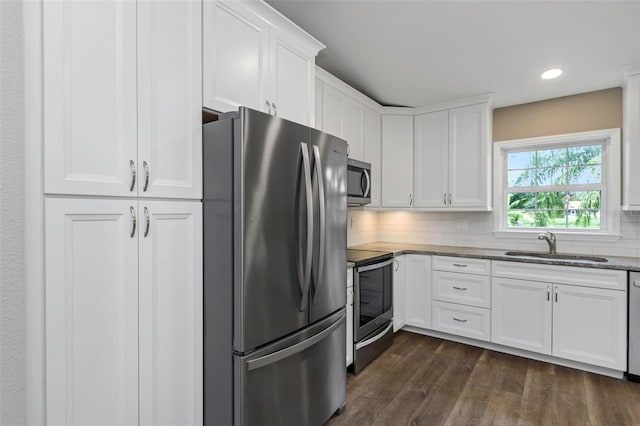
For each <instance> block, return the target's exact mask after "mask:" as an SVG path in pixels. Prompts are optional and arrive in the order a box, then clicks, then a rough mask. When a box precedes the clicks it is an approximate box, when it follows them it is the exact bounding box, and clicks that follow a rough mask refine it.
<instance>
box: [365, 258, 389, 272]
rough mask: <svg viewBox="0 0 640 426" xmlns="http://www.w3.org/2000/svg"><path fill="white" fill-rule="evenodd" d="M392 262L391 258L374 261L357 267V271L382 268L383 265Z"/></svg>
mask: <svg viewBox="0 0 640 426" xmlns="http://www.w3.org/2000/svg"><path fill="white" fill-rule="evenodd" d="M392 263H393V259H389V260H387V261H385V262H382V263H374V264H373V265H367V266H361V267H359V268H357V269H358V272H367V271H372V270H374V269H379V268H384V267H385V266H388V265H391V264H392Z"/></svg>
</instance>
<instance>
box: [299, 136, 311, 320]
mask: <svg viewBox="0 0 640 426" xmlns="http://www.w3.org/2000/svg"><path fill="white" fill-rule="evenodd" d="M300 151H301V152H302V166H303V168H304V188H305V195H306V197H307V258H306V259H305V262H304V272H303V281H302V283H301V284H302V287H301V289H300V292H301V295H300V311H301V312H302V311H304V310H306V309H307V306H308V303H309V286H310V283H311V261H312V259H313V200H312V197H313V193H312V189H311V163H310V161H309V149H308V148H307V144H306V143H304V142H300Z"/></svg>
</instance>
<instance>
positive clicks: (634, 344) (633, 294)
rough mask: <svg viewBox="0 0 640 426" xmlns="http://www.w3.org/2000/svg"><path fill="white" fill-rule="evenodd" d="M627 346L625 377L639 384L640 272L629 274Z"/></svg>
mask: <svg viewBox="0 0 640 426" xmlns="http://www.w3.org/2000/svg"><path fill="white" fill-rule="evenodd" d="M628 333H629V336H628V337H629V342H628V343H629V345H628V348H629V349H628V350H629V353H628V357H627V359H628V360H629V362H628V367H627V377H628V378H629V379H630V380H632V381H634V382H640V272H629V327H628Z"/></svg>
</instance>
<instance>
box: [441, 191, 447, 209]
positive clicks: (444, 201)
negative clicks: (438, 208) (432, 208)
mask: <svg viewBox="0 0 640 426" xmlns="http://www.w3.org/2000/svg"><path fill="white" fill-rule="evenodd" d="M442 204H444V205H445V206H446V205H447V193H446V192H445V193H444V194H442Z"/></svg>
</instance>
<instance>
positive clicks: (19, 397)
mask: <svg viewBox="0 0 640 426" xmlns="http://www.w3.org/2000/svg"><path fill="white" fill-rule="evenodd" d="M22 52H23V48H22V2H21V1H19V0H1V1H0V424H3V425H20V424H23V423H24V413H25V411H24V383H25V382H24V373H25V369H24V365H25V363H24V335H25V327H24V324H25V315H24V268H23V264H24V263H23V259H24V234H23V230H24V219H23V218H24V207H23V205H24V198H23V194H24V173H23V168H24V150H23V149H24V144H23V85H22V81H23V80H22V70H23V56H22Z"/></svg>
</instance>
